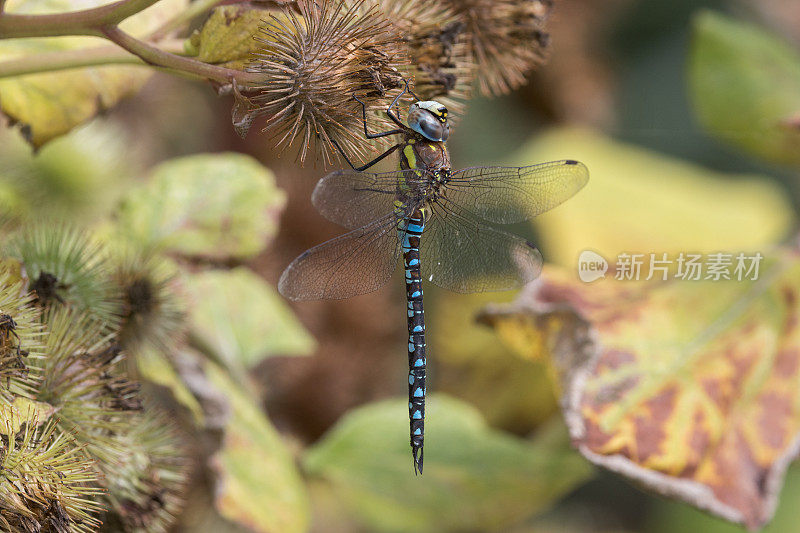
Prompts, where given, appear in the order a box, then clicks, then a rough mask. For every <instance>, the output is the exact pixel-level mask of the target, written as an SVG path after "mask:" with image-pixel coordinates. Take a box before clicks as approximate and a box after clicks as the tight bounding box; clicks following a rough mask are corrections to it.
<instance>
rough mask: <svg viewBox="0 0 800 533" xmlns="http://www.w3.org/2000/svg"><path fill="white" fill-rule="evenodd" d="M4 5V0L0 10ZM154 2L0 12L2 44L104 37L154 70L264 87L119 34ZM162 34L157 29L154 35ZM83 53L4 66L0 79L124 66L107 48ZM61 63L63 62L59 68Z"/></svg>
mask: <svg viewBox="0 0 800 533" xmlns="http://www.w3.org/2000/svg"><path fill="white" fill-rule="evenodd" d="M4 1H5V0H0V6H2V2H4ZM218 1H219V0H198V4H200V5H199V6H198V7H197V8H196V10H197V11H192V16H193V15H194V14H196V13H200V12H202V11H203V10H207V9H210V8H211V7H212V6H213V5H214V4H215V3H217V2H218ZM156 2H158V0H119V1H118V2H114V3H112V4H108V5H104V6H100V7H96V8H93V9H84V10H82V11H73V12H69V13H56V14H48V15H17V14H12V13H4V12H0V39H11V38H20V37H57V36H65V35H92V36H97V37H104V38H106V39H108V40H109V41H112V42H113V43H115V44H117V45H118V46H120V47H121V48H123V49H124V50H127V51H128V52H130V53H131V54H133V55H135V56H137V57H138V58H140V59H141V60H142V61H144V62H145V63H147V64H149V65H152V66H155V67H161V68H166V69H168V70H173V71H177V72H179V73H185V74H191V75H194V76H199V77H201V78H205V79H208V80H212V81H215V82H218V83H222V84H227V83H230V82H231V81H233V80H234V79H235V80H236V81H237V83H238V84H239V85H241V86H242V87H247V86H250V85H257V84H260V83H262V81H263V80H262V79H261V77H260V76H259V75H258V74H255V73H252V72H244V71H241V70H234V69H229V68H225V67H220V66H216V65H210V64H208V63H203V62H202V61H197V60H196V59H190V58H188V57H182V56H180V55H177V54H172V53H169V52H167V51H166V50H162V49H160V48H157V47H155V46H153V45H152V44H150V43H147V42H145V41H142V40H140V39H137V38H135V37H133V36H132V35H130V34H128V33H125V32H124V31H122V30H120V29H119V27H118V26H117V25H118V24H119V23H120V22H122V21H123V20H125V19H126V18H128V17H130V16H131V15H135V14H136V13H138V12H140V11H142V10H144V9H146V8H148V7H150V6H151V5H153V4H155V3H156ZM190 11H191V8H190ZM175 20H176V21H177V22H176V24H181V23H183V22H184V21H185V20H188V19H183V18H182V17H181V16H179V17H177V18H176V19H175ZM170 27H171V26H170ZM159 31H160V30H156V34H158V33H159ZM165 31H169V29H168V28H167V29H166V30H165ZM85 52H86V51H85V50H83V51H80V50H75V51H72V53H71V54H70V53H67V52H62V53H61V54H60V55H59V56H58V58H55V57H54V56H53V55H51V54H42V55H40V56H39V57H38V58H37V57H26V58H19V59H15V60H11V61H8V62H5V63H0V77H3V76H15V75H21V74H30V73H33V72H44V71H52V70H60V69H65V68H72V67H79V66H88V65H98V64H101V62H103V61H105V60H111V61H114V62H117V61H125V59H124V58H123V57H122V56H118V55H116V54H115V53H113V52H110V51H108V50H103V49H95V50H94V51H90V52H89V53H88V55H87V56H86V57H80V56H79V54H81V53H85ZM53 59H57V61H56V62H55V64H54V65H49V64H48V63H47V61H48V60H53ZM58 60H60V61H61V62H60V63H59V62H58ZM125 62H127V61H125ZM26 63H27V64H26Z"/></svg>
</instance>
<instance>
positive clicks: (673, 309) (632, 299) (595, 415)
mask: <svg viewBox="0 0 800 533" xmlns="http://www.w3.org/2000/svg"><path fill="white" fill-rule="evenodd" d="M765 256H766V257H765V259H764V261H762V263H761V265H760V269H759V270H760V271H759V274H758V277H757V279H756V280H751V279H745V280H743V281H738V280H737V279H736V278H735V277H734V278H733V279H731V280H720V281H712V280H701V281H681V280H671V281H667V282H661V281H659V282H650V283H638V284H637V283H630V282H626V281H617V280H615V279H613V278H612V277H608V278H606V279H604V280H598V281H596V282H594V283H591V284H588V283H581V282H580V281H578V280H576V279H575V275H574V274H573V273H572V272H570V271H565V270H563V269H557V268H553V267H548V268H546V269H545V271H544V273H543V275H542V277H541V278H540V279H539V280H538V281H537V282H535V283H534V284H532V285H530V286H529V287H528V288H527V289H526V291H525V292H523V293H522V294H521V295H520V297H519V298H518V300H517V301H516V302H515V303H514V304H512V305H511V306H507V307H505V308H503V309H496V310H494V311H490V312H488V313H487V316H486V318H485V320H486V321H487V322H489V323H491V324H493V325H494V326H495V327H496V329H497V331H498V332H499V333H500V334H501V336H502V337H503V339H504V340H505V341H506V342H508V343H509V344H511V345H513V346H515V347H516V348H517V349H518V350H522V351H524V350H525V349H526V346H525V342H524V341H525V339H526V338H531V339H534V341H533V343H532V344H533V348H532V349H533V350H534V351H536V350H538V349H540V347H541V338H542V337H546V346H547V353H548V354H549V356H550V359H551V361H552V364H553V366H554V370H555V371H556V373H557V374H558V375H559V376H560V378H561V382H562V388H563V395H562V408H563V409H564V415H565V418H566V420H567V423H568V426H569V427H570V434H571V436H572V439H573V442H574V444H575V445H576V446H577V447H578V449H579V450H580V451H581V453H583V455H585V456H586V457H587V458H588V459H590V460H591V461H593V462H594V463H596V464H598V465H601V466H604V467H606V468H609V469H611V470H614V471H616V472H619V473H621V474H623V475H625V476H627V477H630V478H632V479H634V480H636V481H637V482H639V483H642V484H644V485H646V486H647V487H649V488H651V489H652V490H654V491H656V492H659V493H661V494H666V495H670V496H677V497H678V498H680V499H682V500H684V501H686V502H688V503H691V504H692V505H695V506H697V507H699V508H701V509H704V510H707V511H710V512H712V513H714V514H717V515H719V516H721V517H723V518H726V519H728V520H731V521H735V522H739V523H742V524H745V525H747V526H748V527H751V528H756V527H761V526H762V525H764V524H765V523H766V522H767V521H768V520H769V519H770V518H771V516H772V513H773V511H774V505H775V502H776V500H777V496H778V492H779V490H780V486H781V482H782V479H783V476H784V473H785V470H786V467H787V465H788V463H789V460H790V459H791V458H793V457H794V456H795V455H796V448H797V442H798V440H799V439H800V394H798V393H797V391H798V390H800V327H798V326H800V303H799V302H800V251H798V250H797V249H778V250H775V251H773V252H769V253H766V254H765Z"/></svg>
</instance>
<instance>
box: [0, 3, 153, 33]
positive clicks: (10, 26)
mask: <svg viewBox="0 0 800 533" xmlns="http://www.w3.org/2000/svg"><path fill="white" fill-rule="evenodd" d="M156 2H158V0H119V1H118V2H114V3H111V4H107V5H104V6H100V7H95V8H92V9H84V10H82V11H71V12H69V13H53V14H48V15H17V14H14V13H2V14H0V39H11V38H17V37H57V36H60V35H97V36H100V35H102V28H103V27H107V26H113V25H116V24H118V23H120V22H122V21H123V20H125V19H126V18H128V17H130V16H131V15H135V14H136V13H138V12H140V11H142V10H144V9H146V8H148V7H150V6H151V5H153V4H155V3H156Z"/></svg>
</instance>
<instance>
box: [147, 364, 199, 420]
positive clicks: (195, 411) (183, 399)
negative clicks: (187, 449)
mask: <svg viewBox="0 0 800 533" xmlns="http://www.w3.org/2000/svg"><path fill="white" fill-rule="evenodd" d="M135 360H136V368H137V369H138V370H139V372H140V373H141V375H142V378H144V379H146V380H148V381H150V382H152V383H156V384H158V385H161V386H162V387H165V388H167V389H169V391H170V392H171V393H172V395H173V396H174V397H175V400H176V401H177V402H178V403H180V404H181V405H183V406H184V407H186V408H187V409H188V410H189V412H190V413H191V414H192V419H193V420H194V423H195V424H197V425H198V426H200V425H202V423H203V421H204V419H205V415H204V414H203V407H202V406H201V405H200V402H198V401H197V398H195V397H194V395H193V394H192V393H191V391H190V390H189V388H188V387H187V386H186V384H185V383H184V382H183V381H182V380H181V377H180V376H179V375H178V373H177V372H176V371H175V369H174V368H173V367H172V365H171V364H170V363H169V361H168V360H167V359H166V358H165V357H164V355H163V354H161V353H160V352H158V351H156V350H152V349H143V350H140V351H139V352H137V353H136V358H135Z"/></svg>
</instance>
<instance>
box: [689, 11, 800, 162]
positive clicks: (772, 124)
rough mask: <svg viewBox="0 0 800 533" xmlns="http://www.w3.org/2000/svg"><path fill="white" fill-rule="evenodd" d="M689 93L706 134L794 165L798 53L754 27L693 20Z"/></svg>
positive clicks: (799, 154) (799, 131) (711, 16)
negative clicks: (708, 133) (709, 133)
mask: <svg viewBox="0 0 800 533" xmlns="http://www.w3.org/2000/svg"><path fill="white" fill-rule="evenodd" d="M689 81H690V94H691V98H692V100H693V103H694V107H695V111H696V113H697V117H698V119H699V120H700V122H701V124H702V125H703V126H704V127H705V128H706V129H707V130H709V132H711V133H712V134H714V135H716V136H718V137H720V138H721V139H724V140H726V141H728V142H730V143H731V144H733V145H735V146H737V147H739V148H743V149H745V150H747V151H748V152H750V153H752V154H754V155H756V156H758V157H762V158H764V159H766V160H768V161H772V162H776V163H782V164H787V165H793V166H795V167H798V166H800V122H799V121H800V53H798V52H797V50H795V49H794V48H792V47H791V46H790V45H789V44H788V43H786V42H783V41H781V40H780V39H778V38H776V37H774V36H772V35H771V34H769V33H768V32H766V31H764V30H762V29H759V28H757V27H755V26H752V25H749V24H745V23H743V22H739V21H736V20H734V19H731V18H729V17H726V16H724V15H721V14H719V13H715V12H711V11H703V12H701V13H700V14H698V15H697V16H696V17H695V19H694V39H693V44H692V49H691V53H690V57H689Z"/></svg>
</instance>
